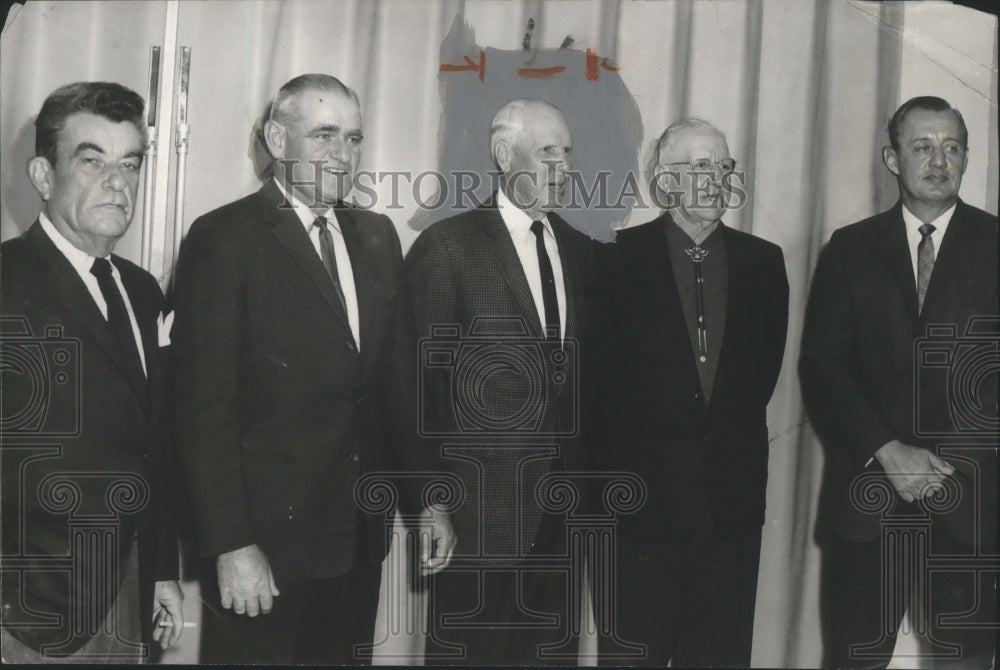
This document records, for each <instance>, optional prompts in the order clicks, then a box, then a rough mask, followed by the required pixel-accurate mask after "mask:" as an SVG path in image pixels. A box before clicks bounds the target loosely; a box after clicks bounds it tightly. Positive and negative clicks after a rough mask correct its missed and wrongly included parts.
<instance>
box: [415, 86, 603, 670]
mask: <svg viewBox="0 0 1000 670" xmlns="http://www.w3.org/2000/svg"><path fill="white" fill-rule="evenodd" d="M490 148H491V151H492V154H493V158H494V160H495V162H496V164H497V166H498V167H499V169H500V172H501V173H502V178H501V180H500V188H499V190H498V191H497V192H496V193H494V194H493V196H492V198H491V199H490V200H489V201H488V202H486V203H485V204H483V205H481V206H479V207H477V208H476V209H474V210H471V211H469V212H465V213H462V214H459V215H457V216H454V217H451V218H449V219H446V220H444V221H441V222H439V223H437V224H436V225H434V226H431V227H430V228H428V229H427V230H426V231H424V233H423V234H421V236H420V237H419V239H417V241H416V243H415V244H414V246H413V248H412V250H411V251H410V253H409V256H408V257H407V262H406V276H407V282H408V286H409V289H410V291H411V294H412V297H413V302H414V308H415V311H416V317H417V329H418V333H419V336H420V337H422V338H428V339H425V340H424V341H423V342H422V349H423V352H422V353H425V354H426V356H424V359H423V360H422V361H421V363H422V364H423V365H424V366H425V367H424V369H423V370H422V373H423V375H424V380H425V384H424V387H423V388H424V394H423V397H422V398H421V402H422V407H421V412H422V416H423V418H424V424H423V429H424V433H425V435H426V436H428V437H430V438H432V439H433V440H435V444H436V445H437V446H438V447H439V448H440V449H441V455H442V457H443V460H444V462H445V463H446V464H448V467H449V468H450V469H451V470H452V471H453V472H454V474H456V475H457V476H458V478H459V479H460V480H461V481H462V484H463V486H464V500H463V501H462V504H461V506H460V507H459V508H458V510H457V511H456V513H455V517H454V518H455V524H456V531H457V533H458V537H459V544H458V547H457V549H456V563H455V565H454V567H453V569H450V570H446V571H444V572H442V573H441V574H439V575H438V576H437V578H436V581H437V583H436V588H435V590H434V597H433V599H432V601H431V603H432V609H433V612H432V615H433V626H434V638H435V641H436V642H438V643H441V644H445V645H447V644H448V643H455V644H457V645H460V646H459V647H458V649H459V650H460V655H461V656H460V658H456V659H455V660H457V661H459V662H461V663H472V664H484V663H489V664H499V665H511V664H539V663H546V662H552V661H557V660H558V659H555V658H553V657H551V656H548V655H546V654H545V653H544V651H543V649H542V645H544V644H545V643H559V642H560V641H562V640H563V639H564V636H565V628H560V627H558V626H553V625H552V624H551V623H547V622H546V621H545V619H544V615H557V616H558V617H559V618H558V621H559V622H560V624H561V626H563V627H564V626H565V625H566V619H567V606H566V602H567V591H566V581H565V573H564V572H559V571H558V570H550V571H540V570H537V569H528V566H529V565H530V564H532V563H533V562H537V560H538V559H539V558H540V557H542V556H546V555H549V556H552V555H564V554H565V548H564V546H563V545H564V537H565V523H564V519H563V517H562V516H561V515H559V514H555V513H551V512H550V510H547V509H546V508H545V504H544V500H543V499H544V497H545V496H544V492H542V491H540V490H539V487H540V485H543V484H544V481H545V480H544V479H543V478H544V477H546V475H549V474H550V473H558V472H560V471H563V470H566V469H576V468H579V467H580V466H581V465H582V463H581V461H582V454H581V444H580V439H579V435H578V432H579V431H578V428H579V426H578V425H577V417H576V415H575V410H576V401H577V396H576V388H577V385H578V381H579V379H578V376H577V375H576V373H577V370H578V360H577V355H578V352H579V348H580V346H581V345H582V341H583V340H585V339H586V337H587V334H586V332H587V329H588V323H589V315H588V312H589V300H588V296H589V294H590V291H591V289H592V285H593V276H594V271H593V267H594V260H595V253H596V246H597V245H596V243H595V242H593V241H592V240H591V239H589V238H588V237H586V236H585V235H583V234H581V233H579V232H577V231H576V230H574V229H573V228H571V227H570V226H569V225H568V224H567V223H566V222H565V221H564V220H563V219H562V218H560V217H559V216H557V215H556V214H554V213H553V210H554V209H556V208H557V207H558V206H559V201H560V199H561V198H562V195H563V191H564V188H565V185H566V181H567V171H568V170H569V169H570V167H571V164H572V160H571V151H572V138H571V136H570V131H569V128H568V126H567V124H566V121H565V119H564V118H563V116H562V114H561V113H560V112H559V110H558V109H556V108H555V107H553V106H552V105H550V104H548V103H545V102H543V101H541V100H535V99H516V100H512V101H510V102H508V103H507V104H506V105H504V106H503V107H502V108H501V109H500V110H499V111H498V112H497V113H496V115H495V116H494V117H493V122H492V127H491V130H490ZM519 587H520V590H519ZM477 609H478V611H477V613H476V614H474V615H470V616H459V614H460V613H464V612H470V611H473V610H477ZM512 624H517V626H518V627H512ZM447 649H448V647H446V649H444V650H441V653H442V654H444V653H445V652H446V651H447ZM451 649H452V650H454V649H455V648H454V647H452V648H451ZM428 653H429V654H431V655H432V656H433V655H434V654H435V649H434V648H433V646H432V647H431V648H430V649H429V650H428ZM435 660H447V659H443V658H441V659H439V658H436V657H435Z"/></svg>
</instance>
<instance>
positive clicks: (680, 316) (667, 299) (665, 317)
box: [643, 213, 701, 388]
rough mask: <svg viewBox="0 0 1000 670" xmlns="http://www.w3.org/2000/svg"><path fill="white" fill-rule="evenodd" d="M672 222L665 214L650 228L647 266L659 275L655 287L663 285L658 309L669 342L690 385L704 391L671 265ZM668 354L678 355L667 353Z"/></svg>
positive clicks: (661, 325)
mask: <svg viewBox="0 0 1000 670" xmlns="http://www.w3.org/2000/svg"><path fill="white" fill-rule="evenodd" d="M669 221H671V219H670V215H669V214H666V213H664V215H663V216H662V217H661V218H660V224H659V225H657V226H650V232H651V233H653V234H652V235H651V236H650V239H649V243H648V244H645V245H643V253H644V254H646V257H645V258H644V261H643V263H644V264H645V265H646V266H647V267H648V268H650V271H652V272H654V273H655V275H656V276H655V277H654V278H653V281H654V282H655V283H653V284H651V286H662V287H663V289H662V291H660V292H659V293H660V295H662V296H663V303H662V308H661V309H660V310H658V313H657V317H658V318H659V319H660V327H661V328H662V329H663V330H664V331H666V333H668V334H669V338H670V339H669V341H670V342H672V343H674V345H675V346H676V347H678V348H679V350H680V351H679V352H677V354H679V357H680V358H681V359H682V360H683V364H684V370H685V374H686V375H687V377H688V383H689V384H693V385H694V386H695V388H701V381H700V380H699V378H698V370H697V368H696V367H695V365H694V351H693V350H692V349H691V337H690V336H689V335H688V331H687V322H686V321H685V319H684V309H683V307H682V306H681V297H680V294H679V293H678V291H677V281H676V280H675V279H674V266H673V263H671V262H670V251H669V249H668V248H667V235H666V230H665V227H666V225H667V223H668V222H669ZM667 355H669V356H673V355H676V354H675V353H673V352H667Z"/></svg>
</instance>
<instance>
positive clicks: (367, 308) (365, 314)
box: [337, 208, 379, 378]
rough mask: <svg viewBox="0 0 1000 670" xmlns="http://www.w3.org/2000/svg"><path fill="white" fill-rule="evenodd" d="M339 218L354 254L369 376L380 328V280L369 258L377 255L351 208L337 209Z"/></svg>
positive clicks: (360, 330) (365, 371) (360, 327)
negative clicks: (376, 317)
mask: <svg viewBox="0 0 1000 670" xmlns="http://www.w3.org/2000/svg"><path fill="white" fill-rule="evenodd" d="M337 222H338V223H339V224H340V230H341V232H342V233H343V234H344V242H345V244H346V245H347V253H348V255H349V256H350V257H351V271H352V273H353V274H354V291H355V295H356V296H357V301H358V337H359V339H360V340H361V343H360V347H359V348H360V351H361V358H362V365H363V374H364V375H365V378H367V374H368V373H370V372H371V370H370V366H371V365H373V364H374V362H375V359H374V357H373V356H371V353H372V343H373V340H374V338H375V337H376V333H377V332H378V329H377V328H376V327H375V313H376V307H377V306H378V304H377V299H378V294H379V286H378V282H377V281H376V278H375V276H374V275H373V274H372V267H371V266H372V262H371V261H370V260H369V258H370V257H371V256H372V255H373V254H372V253H371V249H370V236H369V233H368V231H366V230H365V229H364V227H363V226H360V225H359V224H358V222H357V220H356V219H355V217H354V214H353V213H352V212H351V211H350V210H349V209H347V208H344V209H338V210H337ZM338 305H339V303H338Z"/></svg>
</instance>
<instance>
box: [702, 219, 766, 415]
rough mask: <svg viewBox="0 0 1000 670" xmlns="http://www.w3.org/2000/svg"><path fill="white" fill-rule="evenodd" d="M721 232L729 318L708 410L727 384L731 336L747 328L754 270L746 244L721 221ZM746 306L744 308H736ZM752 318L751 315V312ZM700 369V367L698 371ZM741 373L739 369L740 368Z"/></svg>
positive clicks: (723, 334) (725, 325)
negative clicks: (747, 306) (746, 312)
mask: <svg viewBox="0 0 1000 670" xmlns="http://www.w3.org/2000/svg"><path fill="white" fill-rule="evenodd" d="M719 225H720V226H722V235H723V239H724V240H725V243H726V275H727V279H726V322H725V323H724V324H723V326H722V346H721V347H720V348H719V362H718V364H717V365H716V368H715V382H714V383H713V386H712V388H713V389H714V390H713V391H712V397H711V399H710V400H709V412H711V409H712V406H714V405H715V404H716V401H717V399H718V397H719V395H720V394H719V393H718V391H719V390H720V389H725V388H728V386H729V385H728V384H727V383H726V382H725V381H721V383H720V380H724V379H725V375H727V374H729V367H728V355H727V354H728V353H729V351H730V349H731V348H732V346H733V344H734V343H733V341H732V338H734V337H738V333H741V332H745V328H743V327H741V326H742V325H743V323H744V321H743V316H744V313H743V312H744V311H745V306H746V305H747V304H748V303H749V297H748V295H747V294H748V292H749V291H750V290H751V287H753V286H754V282H753V272H752V271H751V270H750V268H749V266H748V260H749V259H748V256H747V253H746V252H747V247H746V246H745V245H741V244H739V242H738V240H737V238H736V236H735V235H733V233H732V231H731V230H730V229H729V228H727V227H726V226H725V224H724V223H722V222H721V221H720V222H719ZM741 308H744V310H743V311H737V310H739V309H741ZM751 318H752V316H751ZM695 372H696V373H697V370H696V371H695ZM737 374H738V372H737Z"/></svg>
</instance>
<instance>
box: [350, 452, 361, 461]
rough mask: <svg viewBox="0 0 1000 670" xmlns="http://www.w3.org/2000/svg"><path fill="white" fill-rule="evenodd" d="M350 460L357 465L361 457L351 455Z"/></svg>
mask: <svg viewBox="0 0 1000 670" xmlns="http://www.w3.org/2000/svg"><path fill="white" fill-rule="evenodd" d="M351 460H352V461H353V462H355V463H357V462H358V461H360V460H361V457H360V456H358V455H357V454H351Z"/></svg>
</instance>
